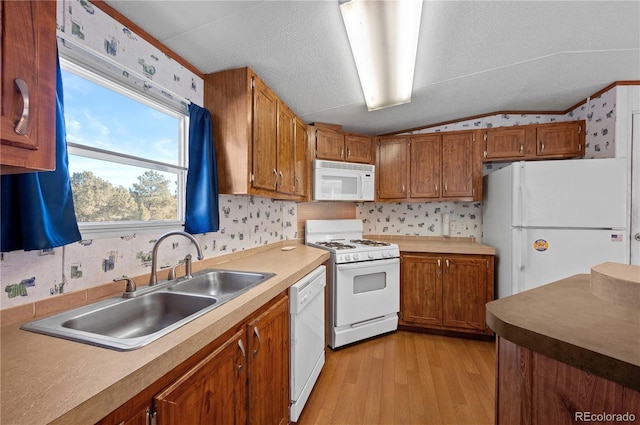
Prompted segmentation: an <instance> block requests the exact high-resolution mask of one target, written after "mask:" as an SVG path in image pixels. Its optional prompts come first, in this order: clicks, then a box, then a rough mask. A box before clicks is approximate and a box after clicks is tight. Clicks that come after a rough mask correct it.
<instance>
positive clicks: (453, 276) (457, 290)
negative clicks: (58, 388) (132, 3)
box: [442, 256, 490, 330]
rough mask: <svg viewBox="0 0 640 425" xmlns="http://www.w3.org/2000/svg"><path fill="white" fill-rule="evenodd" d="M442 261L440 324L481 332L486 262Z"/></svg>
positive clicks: (459, 258) (462, 258)
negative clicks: (441, 312)
mask: <svg viewBox="0 0 640 425" xmlns="http://www.w3.org/2000/svg"><path fill="white" fill-rule="evenodd" d="M444 262H445V264H444V275H443V276H444V278H443V282H442V298H443V307H444V308H443V315H442V317H443V320H442V322H443V325H444V326H452V327H458V328H466V329H478V330H485V329H486V325H485V304H486V303H487V284H488V282H487V275H488V270H489V268H490V267H489V266H490V265H489V260H487V259H484V258H474V257H469V256H446V257H444Z"/></svg>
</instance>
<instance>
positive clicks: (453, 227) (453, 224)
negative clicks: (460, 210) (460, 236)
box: [449, 220, 458, 233]
mask: <svg viewBox="0 0 640 425" xmlns="http://www.w3.org/2000/svg"><path fill="white" fill-rule="evenodd" d="M449 231H450V232H451V233H454V232H457V231H458V226H457V223H456V221H455V220H451V221H449Z"/></svg>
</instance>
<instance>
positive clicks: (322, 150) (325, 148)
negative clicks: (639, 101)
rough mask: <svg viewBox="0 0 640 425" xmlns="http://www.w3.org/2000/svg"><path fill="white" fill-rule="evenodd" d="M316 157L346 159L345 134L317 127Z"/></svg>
mask: <svg viewBox="0 0 640 425" xmlns="http://www.w3.org/2000/svg"><path fill="white" fill-rule="evenodd" d="M316 158H319V159H328V160H331V161H342V160H344V134H343V133H338V132H336V131H331V130H324V129H317V130H316Z"/></svg>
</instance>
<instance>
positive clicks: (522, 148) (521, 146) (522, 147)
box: [520, 142, 524, 155]
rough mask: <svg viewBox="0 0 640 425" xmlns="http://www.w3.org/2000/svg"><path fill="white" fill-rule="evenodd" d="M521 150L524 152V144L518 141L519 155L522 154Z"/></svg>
mask: <svg viewBox="0 0 640 425" xmlns="http://www.w3.org/2000/svg"><path fill="white" fill-rule="evenodd" d="M522 152H524V145H523V144H522V142H520V155H522Z"/></svg>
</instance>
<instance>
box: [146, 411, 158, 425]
mask: <svg viewBox="0 0 640 425" xmlns="http://www.w3.org/2000/svg"><path fill="white" fill-rule="evenodd" d="M157 414H158V412H156V411H155V410H152V409H151V408H148V409H147V423H148V424H149V425H156V416H157Z"/></svg>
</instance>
